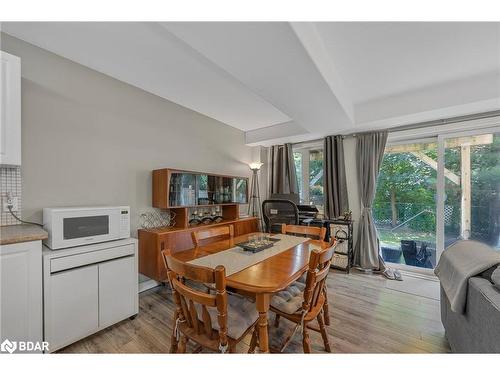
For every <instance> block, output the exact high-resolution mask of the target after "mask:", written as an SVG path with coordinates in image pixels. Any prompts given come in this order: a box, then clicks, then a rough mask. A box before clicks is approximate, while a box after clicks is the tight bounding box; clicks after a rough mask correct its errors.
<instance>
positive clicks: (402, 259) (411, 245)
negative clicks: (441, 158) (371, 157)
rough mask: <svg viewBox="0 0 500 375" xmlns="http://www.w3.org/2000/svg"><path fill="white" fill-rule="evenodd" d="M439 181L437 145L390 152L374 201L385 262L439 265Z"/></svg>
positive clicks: (393, 148)
mask: <svg viewBox="0 0 500 375" xmlns="http://www.w3.org/2000/svg"><path fill="white" fill-rule="evenodd" d="M436 179H437V142H429V143H411V144H403V145H394V146H389V147H387V148H386V150H385V154H384V160H383V162H382V165H381V168H380V174H379V177H378V181H377V192H376V195H375V200H374V203H373V217H374V220H375V225H376V227H377V230H378V234H379V238H380V247H381V255H382V258H383V259H384V260H385V261H387V262H391V263H402V264H407V265H410V266H415V267H423V268H434V267H435V266H436Z"/></svg>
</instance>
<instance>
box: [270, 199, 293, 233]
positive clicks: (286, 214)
mask: <svg viewBox="0 0 500 375" xmlns="http://www.w3.org/2000/svg"><path fill="white" fill-rule="evenodd" d="M262 216H263V218H264V223H265V224H266V232H268V233H280V232H281V225H282V224H293V225H299V209H298V208H297V205H296V204H295V203H293V202H292V201H289V200H286V199H267V200H265V201H264V202H262Z"/></svg>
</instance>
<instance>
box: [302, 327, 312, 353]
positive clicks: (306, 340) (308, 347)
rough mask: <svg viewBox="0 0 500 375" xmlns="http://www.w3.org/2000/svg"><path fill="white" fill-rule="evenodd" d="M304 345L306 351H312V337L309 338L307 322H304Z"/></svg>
mask: <svg viewBox="0 0 500 375" xmlns="http://www.w3.org/2000/svg"><path fill="white" fill-rule="evenodd" d="M302 346H303V348H304V353H311V339H310V338H309V329H308V328H307V324H304V327H303V331H302Z"/></svg>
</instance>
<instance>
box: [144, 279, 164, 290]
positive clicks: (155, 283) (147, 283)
mask: <svg viewBox="0 0 500 375" xmlns="http://www.w3.org/2000/svg"><path fill="white" fill-rule="evenodd" d="M158 285H160V283H159V282H158V281H156V280H153V279H148V280H144V281H141V282H140V283H139V293H142V292H145V291H146V290H149V289H152V288H155V287H157V286H158Z"/></svg>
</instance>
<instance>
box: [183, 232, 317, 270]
mask: <svg viewBox="0 0 500 375" xmlns="http://www.w3.org/2000/svg"><path fill="white" fill-rule="evenodd" d="M273 237H275V238H279V239H280V241H278V242H276V244H275V245H274V246H273V247H270V248H269V249H265V250H262V251H260V252H258V253H252V252H251V251H245V250H243V249H242V248H240V247H237V246H235V247H232V248H230V249H227V250H224V251H219V252H218V253H215V254H210V255H206V256H204V257H201V258H196V259H193V260H191V261H189V262H188V263H189V264H194V265H196V266H203V267H208V268H215V267H217V266H219V265H221V266H224V267H225V268H226V276H229V275H232V274H234V273H237V272H240V271H241V270H243V269H245V268H248V267H251V266H253V265H254V264H257V263H260V262H262V261H263V260H265V259H267V258H270V257H272V256H274V255H277V254H279V253H282V252H283V251H286V250H289V249H291V248H292V247H294V246H297V245H299V244H301V243H303V242H305V241H307V240H308V238H304V237H294V236H289V235H286V234H277V235H275V236H273ZM315 248H319V246H318V245H313V244H310V245H309V251H311V250H312V249H315Z"/></svg>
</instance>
